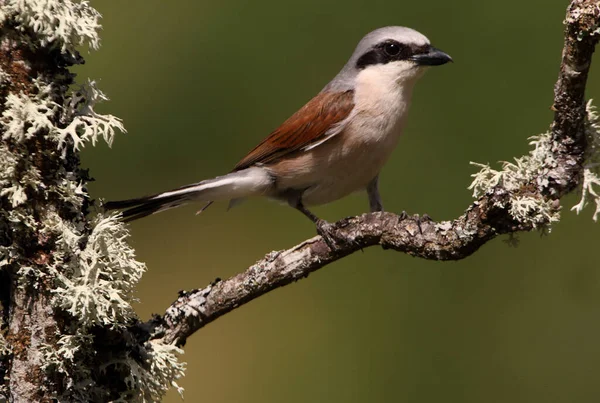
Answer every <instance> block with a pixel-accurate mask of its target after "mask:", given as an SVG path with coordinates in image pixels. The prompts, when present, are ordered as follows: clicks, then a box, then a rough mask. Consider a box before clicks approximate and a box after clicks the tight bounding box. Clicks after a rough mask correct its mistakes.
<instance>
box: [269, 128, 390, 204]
mask: <svg viewBox="0 0 600 403" xmlns="http://www.w3.org/2000/svg"><path fill="white" fill-rule="evenodd" d="M398 135H399V133H398ZM398 135H390V136H386V137H383V138H377V139H368V138H365V137H364V136H363V137H356V136H352V134H351V133H340V136H335V137H333V138H332V139H330V140H328V141H326V142H325V143H323V144H321V145H319V146H317V147H315V148H314V149H312V150H310V151H308V152H302V153H300V154H299V155H297V156H296V157H293V158H289V159H286V160H284V161H281V162H280V163H278V164H276V165H274V166H273V167H272V170H273V172H274V173H275V174H276V177H277V181H276V188H277V189H276V190H275V193H277V194H282V195H283V194H286V193H288V192H289V191H290V190H295V191H301V192H302V202H303V203H304V204H305V205H308V206H310V205H320V204H326V203H330V202H332V201H335V200H338V199H341V198H342V197H344V196H347V195H349V194H350V193H353V192H355V191H358V190H362V189H364V188H365V187H366V186H367V184H368V183H369V182H370V181H371V180H372V179H373V178H375V176H376V175H377V174H378V173H379V172H380V170H381V168H382V167H383V165H384V164H385V162H386V161H387V160H388V158H389V156H390V154H391V152H392V151H393V149H394V147H395V146H396V143H397V137H398ZM275 197H277V195H275Z"/></svg>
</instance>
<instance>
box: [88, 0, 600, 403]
mask: <svg viewBox="0 0 600 403" xmlns="http://www.w3.org/2000/svg"><path fill="white" fill-rule="evenodd" d="M567 3H568V2H567V1H559V0H531V1H522V0H519V1H517V0H505V1H502V2H500V1H472V0H456V1H452V2H448V1H443V0H430V1H423V2H409V1H390V0H345V1H337V2H333V1H323V0H307V1H303V2H285V1H275V0H269V1H254V2H249V1H242V0H230V1H221V2H217V1H210V2H209V1H204V0H185V1H184V0H180V1H176V2H173V1H171V2H165V1H157V0H145V1H141V0H129V1H119V2H117V1H114V0H113V1H107V0H104V1H101V0H98V1H94V2H93V5H94V6H96V7H97V8H98V9H99V11H100V12H101V13H102V14H103V16H104V19H103V22H102V23H103V26H104V29H103V32H102V40H103V42H102V43H103V46H102V48H101V50H100V51H98V52H94V53H92V54H89V55H87V64H86V65H85V66H83V67H81V68H78V69H77V72H78V74H79V79H80V80H84V79H85V78H86V77H91V78H95V79H98V80H99V81H100V84H99V85H100V88H101V89H103V90H104V91H105V92H106V93H107V95H108V96H109V97H110V98H111V102H108V103H106V104H103V105H102V106H101V107H100V108H99V110H100V111H101V112H104V113H111V114H114V115H116V116H119V117H121V118H123V119H124V121H125V125H126V127H127V129H128V130H129V133H128V134H127V135H119V136H118V137H117V139H116V141H115V144H114V146H113V148H112V149H109V148H108V147H106V146H105V145H102V146H99V147H96V148H88V149H86V150H85V151H84V153H83V163H84V166H86V167H89V168H91V174H92V176H93V177H95V179H96V182H94V183H92V184H91V185H90V190H91V193H92V195H93V196H94V197H96V198H105V199H108V200H112V199H122V198H129V197H135V196H140V195H144V194H149V193H154V192H158V191H162V190H166V189H169V188H173V187H177V186H180V185H184V184H187V183H190V182H196V181H198V180H201V179H205V178H210V177H212V176H215V175H218V174H222V173H225V172H227V171H228V170H229V169H231V168H232V167H233V165H234V164H235V163H236V162H237V161H238V160H239V159H240V158H241V157H242V156H243V155H244V154H245V153H246V152H247V151H248V150H249V149H250V148H252V147H253V146H254V145H255V144H256V143H257V142H258V141H259V140H260V139H262V138H263V137H264V136H266V135H267V134H268V133H269V131H271V130H272V129H274V128H275V127H276V126H277V125H279V123H281V122H282V121H283V120H284V119H286V118H287V117H288V116H289V115H291V114H292V113H293V112H295V111H296V109H297V108H299V107H300V106H302V105H303V104H304V102H306V101H307V100H308V99H310V98H311V97H312V96H313V95H314V94H316V93H317V92H318V91H319V90H320V89H321V88H322V87H323V86H324V85H325V84H326V83H327V82H328V81H329V80H330V79H331V78H332V77H333V76H334V75H335V74H336V73H337V71H338V70H339V69H340V68H341V67H342V66H343V65H344V63H345V62H346V60H347V58H348V57H349V56H350V54H351V53H352V51H353V49H354V46H355V45H356V43H357V42H358V40H359V39H360V38H361V37H362V36H363V35H364V34H365V33H367V32H369V31H370V30H372V29H374V28H377V27H380V26H385V25H406V26H410V27H413V28H415V29H417V30H419V31H421V32H423V33H424V34H426V35H427V36H428V37H429V38H430V39H431V41H432V43H433V44H434V45H435V46H437V47H439V48H441V49H443V50H445V51H446V52H448V53H449V54H451V55H452V56H453V57H454V60H455V63H454V64H451V65H447V66H442V67H439V68H435V69H431V71H430V72H428V74H427V75H426V76H425V78H424V79H423V80H422V81H421V83H420V84H419V85H418V87H417V90H416V94H415V99H414V103H413V106H412V111H411V114H410V118H409V123H408V128H407V130H406V131H405V135H404V138H403V139H402V140H401V142H400V147H399V149H398V150H397V151H396V152H395V154H394V156H393V158H392V160H391V162H390V163H388V165H387V166H386V168H385V170H384V171H383V174H382V177H381V189H382V193H383V198H384V202H385V206H386V208H387V209H388V210H390V211H395V212H401V211H402V210H406V211H407V212H409V213H411V214H413V213H421V214H422V213H428V214H429V215H431V216H432V217H433V218H434V219H450V218H453V217H456V216H457V215H459V214H461V213H462V211H463V210H464V209H465V208H466V207H467V205H468V204H469V202H470V201H471V195H470V192H469V191H468V190H467V189H466V188H467V186H468V185H469V183H470V180H471V178H470V176H469V175H471V174H472V173H473V172H475V170H476V168H475V167H472V166H470V165H469V161H478V162H492V163H496V161H499V160H508V159H511V158H512V157H515V156H519V155H521V154H523V153H525V152H527V150H528V149H529V146H528V145H527V137H529V136H531V135H534V134H537V133H540V132H543V131H545V130H546V129H547V127H548V125H549V123H550V122H551V119H552V113H551V111H550V109H549V107H550V105H551V104H552V96H553V92H552V90H553V85H554V82H555V79H556V77H557V71H558V65H559V61H560V54H561V48H562V31H563V26H562V21H563V17H564V11H565V8H566V5H567ZM596 62H597V63H596V66H594V67H593V68H592V74H591V79H590V82H589V84H588V97H600V60H599V59H598V57H596ZM576 201H577V198H576V195H572V196H571V197H568V198H566V199H564V207H563V219H562V221H561V222H560V223H558V224H557V225H555V226H554V229H553V232H552V234H551V235H550V236H549V237H541V236H540V235H539V234H537V233H532V234H524V235H521V236H520V239H521V243H520V246H519V247H517V248H512V247H509V246H508V245H507V244H506V243H505V242H502V239H497V240H494V241H492V242H490V243H489V244H487V245H485V246H484V247H482V248H481V250H480V251H479V252H477V253H476V254H475V255H474V256H472V257H470V258H468V259H466V260H464V261H461V262H449V263H439V262H430V261H424V260H420V259H414V258H411V257H409V256H406V255H403V254H400V253H396V252H391V251H383V250H381V249H378V248H371V249H368V250H365V251H364V253H356V254H354V255H352V256H350V257H348V258H346V259H343V260H342V261H340V262H337V263H335V264H332V265H330V266H328V267H326V268H325V269H323V270H320V271H318V272H317V273H315V274H312V275H311V276H310V277H309V278H308V279H306V280H302V281H300V282H298V283H296V284H293V285H290V286H288V287H285V288H283V289H280V290H277V291H275V292H272V293H269V294H268V295H266V296H264V297H261V298H260V299H258V300H256V301H253V302H251V303H250V304H248V305H245V306H243V307H241V308H240V309H238V310H236V311H234V312H232V313H230V314H228V315H226V316H225V317H223V318H221V319H219V320H218V321H216V322H215V323H213V324H211V325H209V326H208V327H206V328H205V329H203V330H201V331H200V332H198V333H197V334H196V335H194V336H193V337H192V338H191V339H189V341H188V344H187V346H186V347H185V355H184V356H183V357H182V358H183V359H184V360H185V361H187V362H188V371H187V376H186V378H185V379H183V380H182V381H181V385H182V386H184V387H185V389H186V393H185V396H186V401H188V402H196V401H204V402H211V403H229V402H397V401H405V402H439V401H444V402H488V403H489V402H597V401H598V399H599V397H598V391H599V389H598V382H599V381H598V379H599V378H600V320H599V318H600V267H599V261H600V256H599V255H598V249H596V248H598V237H599V235H600V226H599V225H600V224H594V223H593V221H592V219H591V215H592V211H591V210H592V209H591V208H590V209H588V210H587V211H585V214H583V215H582V216H579V217H578V216H576V215H575V214H574V213H572V212H569V209H570V207H571V206H572V205H574V204H575V203H576ZM367 206H368V204H367V200H366V197H365V195H364V194H356V195H353V196H351V197H348V198H346V199H344V200H341V201H339V202H336V203H333V204H331V205H328V206H324V207H320V208H316V209H315V212H316V213H317V214H318V215H320V216H322V217H324V218H326V219H328V220H336V219H339V218H342V217H344V216H347V215H355V214H359V213H362V212H365V211H366V210H367ZM197 208H198V206H187V207H185V208H181V209H177V210H173V211H169V212H166V213H163V214H159V215H156V216H153V217H149V218H147V219H144V220H141V221H139V222H135V223H133V224H132V225H131V231H132V238H131V242H132V244H133V245H134V246H135V247H136V249H137V252H138V256H139V259H140V260H142V261H145V262H146V263H147V264H148V269H149V270H148V272H147V273H146V275H145V276H144V278H143V280H142V283H141V285H140V287H139V294H138V297H139V298H140V300H141V303H140V304H139V305H138V306H137V309H138V311H139V313H140V315H141V316H142V317H143V318H148V317H149V315H150V314H151V313H153V312H158V313H162V312H164V310H165V308H166V307H167V306H168V305H169V304H170V303H171V302H172V301H173V300H174V299H175V298H176V295H177V294H176V293H177V291H178V290H180V289H191V288H196V287H203V286H205V285H206V284H208V283H209V282H210V281H212V280H214V279H215V278H216V277H222V278H227V277H229V276H231V275H233V274H235V273H238V272H240V271H242V270H244V269H245V268H246V267H248V266H249V265H251V264H252V263H253V262H254V261H256V260H257V259H259V258H261V257H262V256H263V255H264V254H265V253H267V252H269V251H271V250H277V249H283V248H287V247H290V246H292V245H294V244H296V243H298V242H300V241H302V240H304V239H305V238H308V237H311V236H313V235H314V233H315V230H314V227H313V226H312V225H311V224H310V222H309V221H308V220H306V219H305V218H304V217H303V216H302V215H301V214H299V213H297V212H295V211H293V210H291V209H290V208H288V207H285V206H279V205H278V204H277V203H274V202H270V201H266V200H251V201H249V202H247V203H245V204H243V205H241V206H239V207H237V208H235V209H233V210H231V211H229V212H226V205H225V204H218V205H216V206H214V207H212V208H211V209H209V210H207V211H206V212H205V213H204V214H202V215H201V216H199V217H196V216H194V212H195V209H197ZM165 401H167V402H178V401H179V397H178V396H177V394H176V393H174V392H173V391H172V392H170V393H169V395H168V396H167V398H166V399H165Z"/></svg>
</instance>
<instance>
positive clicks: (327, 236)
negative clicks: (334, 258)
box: [315, 219, 338, 249]
mask: <svg viewBox="0 0 600 403" xmlns="http://www.w3.org/2000/svg"><path fill="white" fill-rule="evenodd" d="M315 224H316V226H317V234H319V235H321V237H322V238H323V240H324V241H325V243H326V244H327V246H329V248H331V249H334V248H336V247H337V245H338V243H337V237H336V233H335V225H333V224H331V223H328V222H327V221H325V220H321V219H319V220H318V221H317V222H316V223H315Z"/></svg>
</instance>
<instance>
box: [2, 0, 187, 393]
mask: <svg viewBox="0 0 600 403" xmlns="http://www.w3.org/2000/svg"><path fill="white" fill-rule="evenodd" d="M0 5H1V7H0V26H2V25H7V26H10V29H12V30H14V32H13V36H12V37H11V40H13V41H20V42H21V43H26V44H29V45H31V44H34V45H35V47H37V48H40V47H42V48H48V49H49V48H52V49H59V50H60V51H61V52H62V53H68V54H76V48H77V46H80V45H82V44H85V45H88V46H89V47H90V48H91V49H96V48H98V46H99V36H98V30H99V28H100V25H99V17H100V15H99V13H98V12H97V11H96V10H95V9H94V8H92V7H91V6H90V5H89V3H88V2H86V1H70V0H5V1H4V2H2V1H1V0H0ZM61 78H63V77H61ZM13 79H14V77H13V76H11V74H9V73H6V72H5V71H3V70H0V88H11V89H14V88H18V86H14V85H11V80H13ZM31 79H32V82H31V87H32V90H30V91H28V92H22V91H18V92H17V91H16V90H11V91H12V92H7V93H6V94H5V96H4V98H3V99H1V100H0V101H3V104H2V105H0V109H1V110H2V114H1V116H0V224H2V225H7V226H8V227H9V228H8V231H7V233H9V234H10V236H11V240H12V242H8V243H7V242H3V243H0V270H3V269H8V268H12V270H14V272H15V273H16V276H17V278H18V285H19V287H21V288H22V289H23V290H25V289H33V290H36V289H41V287H48V284H51V289H50V293H51V296H52V298H51V303H52V305H53V307H54V308H55V309H56V310H57V312H63V313H64V314H65V315H67V316H68V317H69V323H70V325H69V326H65V327H64V328H60V329H58V330H57V332H58V333H57V334H56V335H55V340H57V341H56V343H48V344H45V345H43V346H42V348H41V351H42V352H43V355H44V357H43V360H42V362H44V364H43V367H42V370H43V371H45V372H46V374H47V377H48V379H57V377H56V376H55V375H56V374H60V379H62V383H63V384H62V386H61V388H62V390H63V391H64V392H63V394H62V395H61V396H57V397H56V399H57V400H59V401H97V400H99V399H100V400H106V396H109V395H108V394H109V393H110V390H107V389H106V387H105V386H103V385H102V384H99V383H98V382H97V380H96V379H95V377H97V375H98V368H97V367H96V368H93V367H92V365H91V364H92V363H95V362H96V361H95V360H97V357H96V356H95V355H96V353H97V351H96V350H95V349H96V348H97V343H98V342H99V340H96V337H97V333H98V329H99V328H105V329H110V330H111V331H115V332H119V331H122V332H126V331H127V326H131V325H132V324H134V323H135V322H136V321H137V317H136V315H135V312H134V310H133V308H132V306H131V304H132V302H134V301H135V297H134V290H135V287H136V285H137V284H138V282H139V280H140V279H141V276H142V274H143V273H144V271H145V265H144V264H143V263H141V262H139V261H137V259H136V257H135V252H134V250H133V249H132V248H131V247H130V246H129V245H128V243H127V240H128V237H129V234H128V231H127V228H126V227H125V226H124V224H123V223H122V222H120V221H119V220H117V218H116V217H115V216H112V215H108V216H106V215H103V214H102V213H97V214H95V215H89V216H86V214H85V213H84V211H86V210H87V206H89V204H90V202H91V199H90V197H89V195H88V194H87V190H86V183H85V181H86V179H85V176H84V177H82V176H81V175H80V173H79V167H78V158H77V156H76V153H77V151H79V150H80V149H81V148H82V147H83V146H85V145H86V144H92V145H95V144H96V143H97V142H98V141H100V140H103V141H105V142H106V143H108V144H109V145H111V144H112V142H113V139H114V136H115V134H116V133H117V132H119V131H120V132H125V128H124V126H123V124H122V121H121V120H120V119H118V118H117V117H115V116H112V115H103V114H99V113H97V112H96V111H95V107H96V105H97V103H98V102H101V101H104V100H106V99H107V98H106V96H105V95H104V94H103V93H102V92H101V91H100V90H99V89H98V88H97V86H96V83H95V82H94V81H92V80H87V81H86V82H85V83H83V84H81V85H79V86H74V89H73V90H71V91H70V92H66V90H65V88H66V87H65V86H64V84H62V83H59V84H57V83H56V82H55V77H52V76H49V75H47V74H42V73H40V74H38V75H37V76H36V77H31ZM39 144H43V147H41V148H40V147H39ZM40 160H44V161H49V162H51V163H50V164H49V165H48V164H40V162H39V161H40ZM73 161H76V162H73ZM45 166H50V167H51V168H50V169H51V171H46V170H45V169H44V168H42V167H45ZM40 203H41V204H42V205H43V208H40V207H39V206H40ZM34 204H37V207H34V206H33V205H34ZM3 207H4V208H3ZM25 238H26V239H30V240H36V241H39V242H40V244H44V245H46V244H48V245H51V248H52V249H51V250H49V251H45V252H44V253H41V254H40V256H36V257H35V259H34V261H35V264H24V262H25V261H26V260H25V259H24V257H23V246H22V245H21V244H20V243H19V239H25ZM48 240H50V241H48ZM9 348H10V346H9V344H8V343H7V342H6V340H5V339H4V338H3V337H2V338H0V357H3V356H4V357H6V356H7V355H8V353H9ZM180 353H181V350H179V349H178V348H176V347H175V346H171V345H165V344H161V343H160V342H158V341H154V342H142V343H141V345H140V346H137V347H136V349H135V353H132V352H128V351H119V352H118V353H117V352H114V354H113V355H112V356H111V357H110V359H107V360H106V361H105V362H104V363H102V365H103V371H104V372H103V373H102V374H105V373H106V372H107V371H111V370H113V369H116V368H117V367H118V374H120V375H122V383H123V384H125V385H126V386H127V390H121V391H120V392H119V393H120V396H119V397H115V396H111V399H113V400H115V399H116V400H121V401H135V402H137V401H139V402H146V401H158V400H160V398H161V397H162V395H164V393H165V392H166V391H167V390H168V389H169V388H170V387H171V386H175V387H176V388H178V390H179V391H180V392H181V389H180V388H179V387H178V386H177V384H176V380H177V379H179V378H181V377H182V376H183V374H184V365H183V364H182V363H180V362H178V359H177V357H178V355H179V354H180ZM140 357H141V358H140ZM96 363H97V362H96ZM1 393H3V390H0V394H1Z"/></svg>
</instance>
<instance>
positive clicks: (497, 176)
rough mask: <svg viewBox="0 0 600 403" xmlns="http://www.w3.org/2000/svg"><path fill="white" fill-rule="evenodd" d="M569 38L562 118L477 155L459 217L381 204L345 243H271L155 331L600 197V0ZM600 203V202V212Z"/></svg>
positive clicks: (577, 15) (457, 245) (559, 98)
mask: <svg viewBox="0 0 600 403" xmlns="http://www.w3.org/2000/svg"><path fill="white" fill-rule="evenodd" d="M565 24H566V29H565V44H564V49H563V58H562V62H561V66H560V74H559V78H558V81H557V83H556V87H555V99H554V106H553V108H554V110H555V112H556V113H555V118H554V122H553V123H552V126H551V129H550V131H549V132H548V133H545V134H542V135H539V136H536V137H532V138H531V144H532V145H533V146H534V149H533V150H532V151H531V152H530V153H529V154H528V155H526V156H523V157H520V158H516V159H515V161H514V162H505V163H504V164H503V166H502V169H500V170H495V169H492V168H491V167H489V166H487V165H481V164H476V165H478V166H480V168H481V170H480V172H478V173H477V174H475V175H473V176H474V181H473V184H472V185H471V189H472V190H473V192H474V196H475V197H476V198H477V200H476V201H475V202H473V204H471V205H470V206H469V207H468V208H467V210H466V211H465V213H464V214H463V215H462V216H460V217H458V218H457V219H455V220H453V221H443V222H434V221H432V220H431V219H429V218H428V217H427V216H425V217H418V216H413V217H407V216H405V215H401V216H399V215H396V214H392V213H371V214H364V215H362V216H359V217H352V218H347V219H344V220H341V221H339V222H337V223H336V224H335V227H336V231H335V233H336V237H337V239H338V242H337V245H335V247H333V248H330V247H329V246H328V245H327V244H326V243H325V241H324V240H323V239H322V238H321V237H315V238H312V239H309V240H307V241H305V242H303V243H301V244H299V245H297V246H295V247H293V248H291V249H288V250H285V251H279V252H271V253H269V254H268V255H267V256H266V257H265V258H263V259H262V260H260V261H258V262H257V263H256V264H254V265H252V266H251V267H250V268H248V269H247V270H246V271H244V272H243V273H240V274H238V275H236V276H234V277H231V278H229V279H227V280H224V281H216V282H215V283H213V284H211V285H209V286H208V287H206V288H203V289H200V290H193V291H190V292H186V293H181V294H180V296H179V298H178V299H177V300H176V301H175V302H174V303H173V304H172V305H171V306H170V307H169V308H168V309H167V311H166V313H165V315H164V316H163V317H158V316H157V317H155V318H154V319H153V320H152V321H151V322H149V323H148V324H147V325H149V326H150V327H151V328H152V329H153V330H154V335H153V336H152V337H153V338H156V339H159V340H162V341H164V342H165V343H173V344H175V345H178V346H182V345H184V344H185V342H186V340H187V338H188V337H189V336H190V335H191V334H193V333H194V332H195V331H197V330H198V329H200V328H202V327H203V326H205V325H206V324H208V323H210V322H212V321H214V320H215V319H217V318H219V317H220V316H222V315H224V314H226V313H227V312H229V311H231V310H233V309H235V308H237V307H239V306H240V305H243V304H245V303H247V302H249V301H251V300H253V299H255V298H257V297H259V296H261V295H263V294H265V293H267V292H269V291H271V290H273V289H276V288H278V287H281V286H284V285H286V284H289V283H291V282H294V281H297V280H299V279H301V278H304V277H306V276H308V275H309V274H310V273H312V272H313V271H315V270H318V269H320V268H322V267H324V266H326V265H327V264H329V263H331V262H333V261H336V260H339V259H341V258H343V257H344V256H347V255H349V254H351V253H353V252H356V251H358V250H360V249H363V248H366V247H369V246H376V245H379V246H381V247H383V248H385V249H394V250H396V251H399V252H404V253H408V254H410V255H412V256H418V257H421V258H425V259H434V260H457V259H463V258H465V257H467V256H469V255H471V254H472V253H474V252H475V251H476V250H477V249H478V248H479V247H480V246H482V245H483V244H484V243H486V242H488V241H489V240H491V239H493V238H495V237H497V236H498V235H501V234H512V233H515V232H518V231H530V230H533V229H540V230H542V231H547V230H548V229H549V227H550V225H551V224H552V222H554V221H557V220H558V218H559V210H560V201H559V199H560V197H561V196H563V195H564V194H566V193H568V192H570V191H572V190H573V189H575V188H577V186H578V185H581V184H582V182H583V193H582V201H581V202H580V204H578V205H577V206H576V207H575V208H576V209H577V211H580V210H581V209H582V208H583V206H585V205H586V204H587V203H588V202H589V201H592V202H595V203H596V205H597V206H600V196H599V195H598V192H596V191H595V189H594V186H598V185H600V177H599V176H598V172H597V169H598V166H600V155H599V153H600V147H598V146H599V145H600V119H599V118H598V115H597V114H596V113H595V111H594V109H593V107H592V106H591V104H587V106H586V103H585V86H586V81H587V76H588V72H589V69H590V66H591V62H592V54H593V52H594V49H595V46H596V44H597V43H598V40H599V39H600V28H599V26H600V2H598V1H597V0H574V1H572V2H571V4H570V5H569V8H568V10H567V17H566V20H565ZM599 210H600V207H597V210H596V214H598V211H599Z"/></svg>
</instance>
